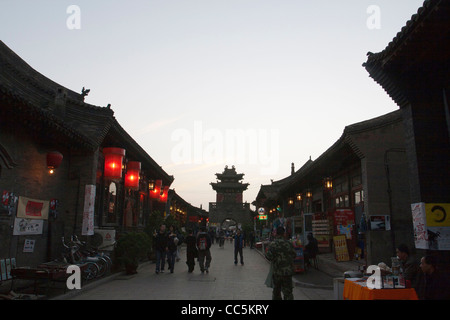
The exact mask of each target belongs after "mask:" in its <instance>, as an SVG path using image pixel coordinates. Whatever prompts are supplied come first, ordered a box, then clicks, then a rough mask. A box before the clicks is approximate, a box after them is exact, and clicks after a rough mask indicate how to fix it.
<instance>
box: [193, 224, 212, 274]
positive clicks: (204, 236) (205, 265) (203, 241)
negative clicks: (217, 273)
mask: <svg viewBox="0 0 450 320" xmlns="http://www.w3.org/2000/svg"><path fill="white" fill-rule="evenodd" d="M209 248H211V238H210V237H209V234H208V233H207V232H206V228H205V227H201V229H200V232H199V233H198V234H197V250H198V263H199V264H200V271H201V272H202V273H204V272H205V271H206V273H208V272H209V266H210V264H211V260H212V258H211V252H210V251H209ZM205 258H206V262H205Z"/></svg>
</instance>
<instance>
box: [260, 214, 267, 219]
mask: <svg viewBox="0 0 450 320" xmlns="http://www.w3.org/2000/svg"><path fill="white" fill-rule="evenodd" d="M258 218H259V220H267V215H265V214H260V215H259V216H258Z"/></svg>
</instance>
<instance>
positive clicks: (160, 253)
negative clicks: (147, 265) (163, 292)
mask: <svg viewBox="0 0 450 320" xmlns="http://www.w3.org/2000/svg"><path fill="white" fill-rule="evenodd" d="M153 239H154V243H155V250H156V269H155V272H156V274H158V273H160V272H161V273H164V265H165V260H166V253H167V251H168V249H169V248H168V241H169V238H168V236H167V233H166V225H165V224H162V225H161V226H160V227H159V231H158V232H157V233H156V232H155V233H154V234H153Z"/></svg>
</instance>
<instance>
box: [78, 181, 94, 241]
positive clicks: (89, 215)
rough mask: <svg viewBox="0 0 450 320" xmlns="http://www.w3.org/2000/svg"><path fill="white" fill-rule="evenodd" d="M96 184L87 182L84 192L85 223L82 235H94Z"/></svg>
mask: <svg viewBox="0 0 450 320" xmlns="http://www.w3.org/2000/svg"><path fill="white" fill-rule="evenodd" d="M94 205H95V185H93V184H87V185H86V187H85V192H84V210H83V225H82V229H81V235H83V236H92V235H94Z"/></svg>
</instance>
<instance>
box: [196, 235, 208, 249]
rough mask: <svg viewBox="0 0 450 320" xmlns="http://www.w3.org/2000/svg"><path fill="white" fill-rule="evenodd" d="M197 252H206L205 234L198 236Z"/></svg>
mask: <svg viewBox="0 0 450 320" xmlns="http://www.w3.org/2000/svg"><path fill="white" fill-rule="evenodd" d="M197 246H198V250H206V248H207V240H206V234H202V235H200V237H199V238H198V241H197Z"/></svg>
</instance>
